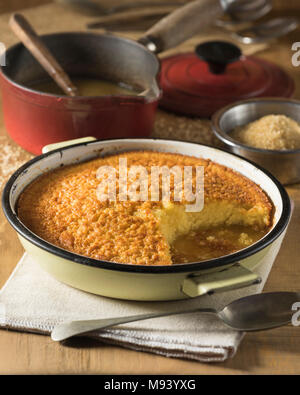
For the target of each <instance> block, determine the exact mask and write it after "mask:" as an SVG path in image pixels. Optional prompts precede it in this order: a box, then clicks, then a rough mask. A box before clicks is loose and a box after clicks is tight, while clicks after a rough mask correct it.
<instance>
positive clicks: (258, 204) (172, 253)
mask: <svg viewBox="0 0 300 395" xmlns="http://www.w3.org/2000/svg"><path fill="white" fill-rule="evenodd" d="M121 165H122V166H121ZM186 169H188V171H187V170H186ZM199 169H200V170H201V171H200V170H199ZM198 170H199V174H200V175H202V178H199V177H198ZM168 171H169V173H168ZM168 174H169V175H168ZM187 178H188V180H187ZM199 179H200V181H201V182H200V183H199V185H198V181H199ZM187 181H189V186H190V189H189V190H186V189H185V188H184V187H185V185H186V184H187ZM185 182H186V184H185ZM198 187H199V188H198ZM99 191H100V192H101V194H100V195H99ZM200 194H202V198H203V201H202V203H203V204H202V206H201V205H200V206H201V207H199V210H198V211H197V210H195V209H194V208H193V209H192V210H191V209H188V208H190V207H191V206H193V204H195V203H196V202H197V200H198V198H199V196H200ZM105 198H106V199H105ZM193 199H194V200H193ZM17 211H18V216H19V218H20V220H21V221H22V222H23V223H24V224H25V225H26V226H27V227H28V228H29V229H30V230H31V231H32V232H33V233H35V234H36V235H38V236H39V237H41V238H42V239H44V240H45V241H47V242H49V243H51V244H54V245H56V246H58V247H60V248H63V249H66V250H68V251H71V252H73V253H75V254H79V255H84V256H87V257H90V258H93V259H98V260H102V261H111V262H118V263H124V264H133V265H172V264H178V263H187V262H191V261H193V262H195V261H203V260H207V259H213V258H216V257H219V256H223V255H228V254H231V253H233V252H235V251H238V250H240V249H242V248H245V247H247V246H249V245H251V244H253V243H254V242H256V241H257V240H259V239H260V238H262V237H263V236H264V235H265V234H266V233H267V232H268V230H269V229H270V227H271V225H272V216H273V205H272V202H271V201H270V199H269V198H268V196H267V195H266V194H265V192H264V191H263V190H262V189H261V188H260V187H259V186H258V185H256V184H255V183H254V182H252V181H251V180H249V179H248V178H246V177H244V176H243V175H241V174H240V173H237V172H235V171H233V170H231V169H230V168H227V167H225V166H222V165H219V164H217V163H215V162H212V161H210V160H207V159H202V158H196V157H190V156H185V155H179V154H172V153H163V152H154V151H131V152H123V153H121V154H117V155H110V156H105V157H99V158H96V159H93V160H90V161H87V162H84V163H80V164H76V165H70V166H65V167H62V168H59V169H56V170H53V171H50V172H47V173H45V174H43V175H41V176H40V177H38V178H37V179H35V180H34V181H33V182H32V183H31V184H30V185H29V186H28V187H27V188H25V190H24V191H23V192H22V194H21V196H20V198H19V201H18V207H17Z"/></svg>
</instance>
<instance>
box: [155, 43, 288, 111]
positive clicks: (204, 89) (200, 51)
mask: <svg viewBox="0 0 300 395" xmlns="http://www.w3.org/2000/svg"><path fill="white" fill-rule="evenodd" d="M203 59H205V60H203ZM160 85H161V88H162V91H163V96H162V99H161V101H160V106H161V107H162V108H165V109H168V110H171V111H174V112H177V113H181V114H186V115H195V116H200V117H210V116H211V115H212V114H213V113H214V112H215V111H217V110H218V109H220V108H221V107H224V106H225V105H228V104H230V103H232V102H235V101H239V100H242V99H249V98H252V97H262V96H265V97H266V96H269V97H270V96H273V97H274V96H280V97H290V96H291V95H292V94H293V92H294V82H293V80H292V78H291V77H290V76H289V75H288V74H287V73H286V72H285V71H284V70H282V69H281V68H280V67H278V66H277V65H275V64H273V63H270V62H267V61H265V60H262V59H259V58H257V57H254V56H243V55H242V54H241V52H240V50H239V48H238V47H236V46H235V45H233V44H231V43H226V42H219V41H217V42H216V41H211V42H207V43H204V44H200V45H199V46H198V47H197V48H196V53H185V54H179V55H175V56H170V57H168V58H165V59H163V60H162V62H161V84H160Z"/></svg>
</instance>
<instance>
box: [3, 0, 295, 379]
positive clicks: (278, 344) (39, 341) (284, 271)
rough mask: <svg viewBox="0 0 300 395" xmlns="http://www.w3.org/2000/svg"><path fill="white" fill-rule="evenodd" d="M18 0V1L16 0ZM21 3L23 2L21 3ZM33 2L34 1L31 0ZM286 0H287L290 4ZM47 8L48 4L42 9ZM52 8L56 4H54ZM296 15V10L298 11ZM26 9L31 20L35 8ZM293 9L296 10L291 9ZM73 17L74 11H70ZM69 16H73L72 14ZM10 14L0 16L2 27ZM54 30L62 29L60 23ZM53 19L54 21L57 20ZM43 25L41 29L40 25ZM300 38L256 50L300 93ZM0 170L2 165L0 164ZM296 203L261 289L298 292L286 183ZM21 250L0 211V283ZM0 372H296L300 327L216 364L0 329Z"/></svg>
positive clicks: (250, 342) (258, 339)
mask: <svg viewBox="0 0 300 395" xmlns="http://www.w3.org/2000/svg"><path fill="white" fill-rule="evenodd" d="M15 3H17V2H15ZM19 3H20V4H21V5H22V2H19ZM35 3H36V2H35ZM289 4H290V3H289ZM294 4H296V2H295V3H294ZM45 7H48V8H45ZM49 7H52V6H49V5H46V6H43V7H41V8H40V9H39V10H40V11H39V12H40V14H41V15H43V16H44V18H45V19H44V20H46V15H49V13H51V12H53V9H52V8H51V9H50V8H49ZM54 7H55V6H54ZM297 13H298V14H299V16H300V9H299V11H297ZM25 14H26V15H27V16H28V17H30V18H31V20H32V18H33V19H34V15H37V9H33V10H28V11H26V12H25ZM293 14H295V12H293ZM73 17H74V16H73ZM73 17H72V18H73ZM7 18H8V16H7V15H4V16H3V17H0V27H1V25H2V26H3V24H5V23H6V21H7ZM72 18H71V19H70V21H69V26H70V29H69V30H72V28H73V27H74V28H76V21H75V19H76V18H75V17H74V20H73V19H72ZM38 19H39V18H36V21H37V22H36V24H35V26H36V25H38V26H37V28H38V31H41V32H43V29H44V24H45V23H44V22H43V20H40V19H39V20H38ZM55 21H58V22H57V25H55V26H52V30H56V29H57V30H64V26H63V25H62V24H61V25H60V24H59V23H60V22H59V18H57V20H55ZM55 23H56V22H55ZM44 30H45V29H44ZM0 40H1V41H4V42H5V43H7V44H10V43H11V41H13V40H14V39H13V37H12V35H11V33H10V32H9V31H7V32H6V30H5V29H4V30H3V33H2V36H1V37H0ZM294 41H300V30H297V31H296V32H294V33H292V34H290V35H289V36H288V37H285V38H284V39H281V40H280V41H279V42H276V43H273V44H272V45H271V46H270V48H269V49H267V50H265V51H264V52H262V53H260V56H261V57H264V58H266V59H270V60H274V61H276V62H277V63H281V65H282V66H283V67H285V68H286V69H287V70H288V71H289V72H290V73H291V74H292V75H293V77H294V78H295V80H296V94H295V96H296V97H298V98H300V68H299V69H297V68H294V67H293V66H292V65H291V56H292V52H291V50H290V47H291V44H292V42H294ZM0 116H1V118H0V153H1V152H2V153H3V150H4V143H5V144H7V141H8V138H7V137H4V136H6V134H5V129H4V125H3V120H2V114H1V115H0ZM10 144H11V149H12V150H14V152H15V153H14V159H13V160H14V161H15V163H13V164H15V165H18V163H19V162H22V161H25V160H27V159H28V158H29V157H30V155H29V154H28V153H25V152H24V151H23V150H21V149H20V148H17V147H16V145H15V144H14V143H10ZM2 171H3V169H2ZM287 190H288V193H289V195H290V196H291V198H292V199H293V200H294V202H295V210H294V215H293V219H292V222H291V224H290V227H289V230H288V232H287V236H286V238H285V241H284V243H283V246H282V248H281V251H280V253H279V256H278V257H277V259H276V261H275V264H274V266H273V269H272V271H271V274H270V276H269V279H268V281H267V284H266V287H265V291H279V290H280V291H284V290H286V291H299V284H300V265H299V256H300V243H299V230H300V229H299V224H300V185H294V186H291V187H288V188H287ZM22 253H23V250H22V247H21V245H20V244H19V242H18V240H17V238H16V235H15V232H14V231H13V230H12V229H11V228H10V226H9V225H8V224H7V223H6V221H5V219H4V216H3V214H2V213H1V214H0V256H1V258H0V259H1V260H0V263H1V264H0V286H2V285H3V284H4V283H5V281H6V280H7V278H8V276H9V274H10V273H11V272H12V270H13V268H14V267H15V265H16V263H17V262H18V260H19V258H20V257H21V255H22ZM0 350H1V352H0V374H5V373H6V374H14V373H15V374H17V373H19V374H30V373H31V374H33V373H34V374H38V373H40V374H55V373H56V374H67V373H72V374H76V373H77V374H93V373H98V374H109V373H110V374H214V373H218V374H247V373H250V374H266V373H271V374H276V373H277V374H278V373H283V374H299V373H300V328H299V327H284V328H280V329H275V330H272V331H267V332H261V333H253V334H248V335H246V337H245V338H244V340H243V342H242V344H241V345H240V347H239V350H238V352H237V354H236V356H235V357H234V358H233V359H230V360H228V361H226V362H225V363H219V364H203V363H198V362H191V361H186V360H180V359H170V358H165V357H160V356H156V355H153V354H149V353H141V352H135V351H130V350H127V349H124V348H119V347H115V346H114V347H112V346H108V345H103V344H100V343H98V342H95V341H92V340H87V339H86V340H85V339H81V340H78V341H76V344H75V345H74V346H72V347H70V346H69V347H63V346H61V345H60V344H57V343H54V342H52V341H51V340H50V338H49V337H47V336H42V335H34V334H25V333H18V332H12V331H6V330H1V331H0Z"/></svg>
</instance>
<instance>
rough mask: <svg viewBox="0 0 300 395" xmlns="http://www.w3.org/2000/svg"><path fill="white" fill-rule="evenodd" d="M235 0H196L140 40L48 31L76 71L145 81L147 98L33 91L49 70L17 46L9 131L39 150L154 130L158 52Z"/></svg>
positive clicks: (11, 55)
mask: <svg viewBox="0 0 300 395" xmlns="http://www.w3.org/2000/svg"><path fill="white" fill-rule="evenodd" d="M248 2H249V0H248ZM231 3H232V0H220V1H219V0H197V1H194V2H192V3H189V4H187V5H185V6H183V7H181V8H179V9H177V10H176V11H175V12H173V13H172V14H170V15H169V16H167V17H165V18H164V19H162V20H161V21H160V22H158V23H157V24H156V25H154V26H153V27H152V28H151V29H150V30H149V31H148V32H147V33H146V34H145V35H144V36H143V37H142V38H141V39H140V40H139V42H135V41H132V40H128V39H124V38H119V37H116V36H113V35H108V34H106V35H102V34H101V35H100V34H90V33H57V34H49V35H44V36H41V38H42V40H43V42H44V43H45V44H46V46H47V47H48V48H49V49H50V51H51V52H52V53H53V54H54V56H55V58H56V59H57V60H58V62H59V63H60V64H61V66H62V67H63V69H64V70H65V71H66V72H67V73H68V74H69V75H70V76H71V77H72V76H88V77H93V78H100V79H107V80H110V81H114V82H123V83H126V84H128V85H131V86H133V87H138V88H139V89H140V90H141V91H142V92H143V94H142V95H141V96H97V97H85V96H75V97H67V96H58V95H53V94H48V93H42V92H39V91H36V90H33V89H30V88H28V87H26V86H30V84H31V83H32V82H33V81H39V80H43V79H45V78H47V74H46V72H45V71H44V70H43V68H42V67H41V66H40V65H39V64H38V62H37V61H36V60H35V59H34V58H33V56H32V55H31V54H30V53H29V51H28V50H27V49H26V48H25V47H24V46H23V45H22V44H17V45H15V46H13V47H11V48H9V49H8V50H7V53H6V63H7V65H6V66H3V67H1V70H0V81H1V88H2V99H3V112H4V121H5V125H6V128H7V131H8V133H9V134H10V136H11V137H12V138H13V139H14V140H15V141H16V142H17V143H18V144H20V145H21V146H22V147H23V148H25V149H26V150H28V151H30V152H32V153H34V154H40V153H41V149H42V147H43V146H44V145H47V144H51V143H54V142H58V141H63V140H70V139H74V138H79V137H84V136H91V135H92V136H95V137H96V138H99V139H105V138H115V137H146V136H149V134H150V133H151V129H152V127H153V123H154V115H155V110H156V107H157V104H158V100H159V98H160V96H161V91H160V88H159V85H158V75H159V70H160V63H159V60H158V58H157V56H156V55H155V54H156V53H159V52H161V51H164V50H166V49H168V48H171V47H174V46H176V45H177V44H179V43H180V42H183V41H184V40H186V39H187V38H189V37H191V36H192V35H194V34H196V33H197V32H198V31H200V30H201V29H202V28H203V27H204V26H205V25H207V24H208V23H210V22H211V21H212V20H213V19H214V18H216V16H217V15H218V14H221V13H222V12H223V11H224V9H226V6H227V5H228V4H231ZM243 3H247V1H244V0H243Z"/></svg>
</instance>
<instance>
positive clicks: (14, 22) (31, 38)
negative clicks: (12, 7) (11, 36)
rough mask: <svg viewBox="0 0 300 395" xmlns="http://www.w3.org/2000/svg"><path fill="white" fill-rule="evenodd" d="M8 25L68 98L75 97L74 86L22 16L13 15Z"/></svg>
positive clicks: (75, 89) (76, 91)
mask: <svg viewBox="0 0 300 395" xmlns="http://www.w3.org/2000/svg"><path fill="white" fill-rule="evenodd" d="M9 25H10V27H11V29H12V30H13V32H14V33H15V34H16V36H17V37H18V38H19V39H20V40H21V41H22V43H23V44H24V45H25V47H26V48H27V49H28V50H29V51H30V52H31V54H32V55H33V56H34V57H35V59H36V60H37V61H38V62H39V63H40V64H41V66H42V67H43V68H44V69H45V70H46V71H47V73H48V74H49V75H50V77H51V78H53V79H54V81H55V82H56V83H57V84H58V85H59V86H60V88H61V89H62V90H63V91H64V92H65V93H66V94H67V95H68V96H77V95H78V94H79V92H78V90H77V88H76V86H74V85H73V83H72V82H71V80H70V78H69V77H68V75H67V74H66V73H65V72H64V70H63V69H62V67H61V66H60V64H59V63H58V62H57V60H56V59H55V58H54V57H53V55H52V54H51V52H50V51H49V49H48V48H47V47H46V46H45V45H44V44H43V42H42V40H41V39H40V38H39V36H38V35H37V34H36V32H35V31H34V29H33V27H32V26H31V25H30V24H29V22H28V21H27V20H26V19H25V18H24V16H23V15H21V14H13V15H12V16H11V18H10V20H9Z"/></svg>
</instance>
